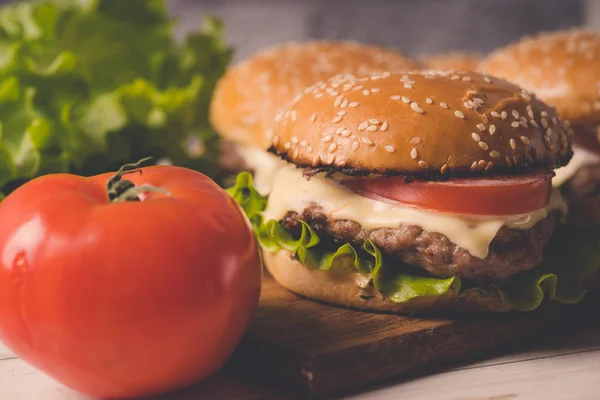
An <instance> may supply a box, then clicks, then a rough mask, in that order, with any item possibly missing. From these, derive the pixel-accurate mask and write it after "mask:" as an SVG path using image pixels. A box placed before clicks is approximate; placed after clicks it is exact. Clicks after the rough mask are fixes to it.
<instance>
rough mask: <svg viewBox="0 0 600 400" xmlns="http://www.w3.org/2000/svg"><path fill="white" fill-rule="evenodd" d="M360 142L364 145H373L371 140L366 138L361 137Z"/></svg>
mask: <svg viewBox="0 0 600 400" xmlns="http://www.w3.org/2000/svg"><path fill="white" fill-rule="evenodd" d="M362 141H363V143H364V144H367V145H369V146H372V145H373V141H372V140H371V139H369V138H367V137H363V138H362Z"/></svg>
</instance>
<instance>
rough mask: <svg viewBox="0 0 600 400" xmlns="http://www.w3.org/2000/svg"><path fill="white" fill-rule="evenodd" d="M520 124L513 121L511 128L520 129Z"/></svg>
mask: <svg viewBox="0 0 600 400" xmlns="http://www.w3.org/2000/svg"><path fill="white" fill-rule="evenodd" d="M519 125H520V124H519V122H518V121H513V122H511V123H510V126H512V127H513V128H518V127H519Z"/></svg>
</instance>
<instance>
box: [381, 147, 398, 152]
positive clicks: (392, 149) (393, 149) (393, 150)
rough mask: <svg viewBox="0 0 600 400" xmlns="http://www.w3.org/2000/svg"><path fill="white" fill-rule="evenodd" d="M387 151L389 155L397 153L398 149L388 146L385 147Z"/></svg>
mask: <svg viewBox="0 0 600 400" xmlns="http://www.w3.org/2000/svg"><path fill="white" fill-rule="evenodd" d="M383 148H384V149H385V151H387V152H388V153H393V152H395V151H396V148H395V147H394V146H391V145H387V146H384V147H383Z"/></svg>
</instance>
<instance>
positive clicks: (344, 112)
mask: <svg viewBox="0 0 600 400" xmlns="http://www.w3.org/2000/svg"><path fill="white" fill-rule="evenodd" d="M346 114H347V113H346V111H338V113H337V115H342V116H343V115H346Z"/></svg>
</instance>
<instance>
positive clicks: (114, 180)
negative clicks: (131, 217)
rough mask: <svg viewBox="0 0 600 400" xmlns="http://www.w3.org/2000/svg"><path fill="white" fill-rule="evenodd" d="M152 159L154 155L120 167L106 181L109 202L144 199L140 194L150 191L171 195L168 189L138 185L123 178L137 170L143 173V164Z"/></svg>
mask: <svg viewBox="0 0 600 400" xmlns="http://www.w3.org/2000/svg"><path fill="white" fill-rule="evenodd" d="M150 160H152V157H146V158H142V159H141V160H139V161H138V162H136V163H131V164H125V165H123V166H121V168H119V170H118V171H117V173H116V174H115V175H114V176H112V177H111V178H110V179H109V180H108V182H107V183H106V192H107V194H108V201H109V203H123V202H127V201H142V199H141V198H140V195H141V194H143V193H148V192H161V193H165V194H166V195H168V196H171V193H170V192H169V191H168V190H165V189H162V188H159V187H156V186H152V185H148V184H143V185H136V184H135V183H133V182H132V181H130V180H127V179H123V175H126V174H133V173H137V172H139V173H140V174H141V173H142V170H141V167H142V165H143V164H145V163H147V162H148V161H150Z"/></svg>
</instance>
